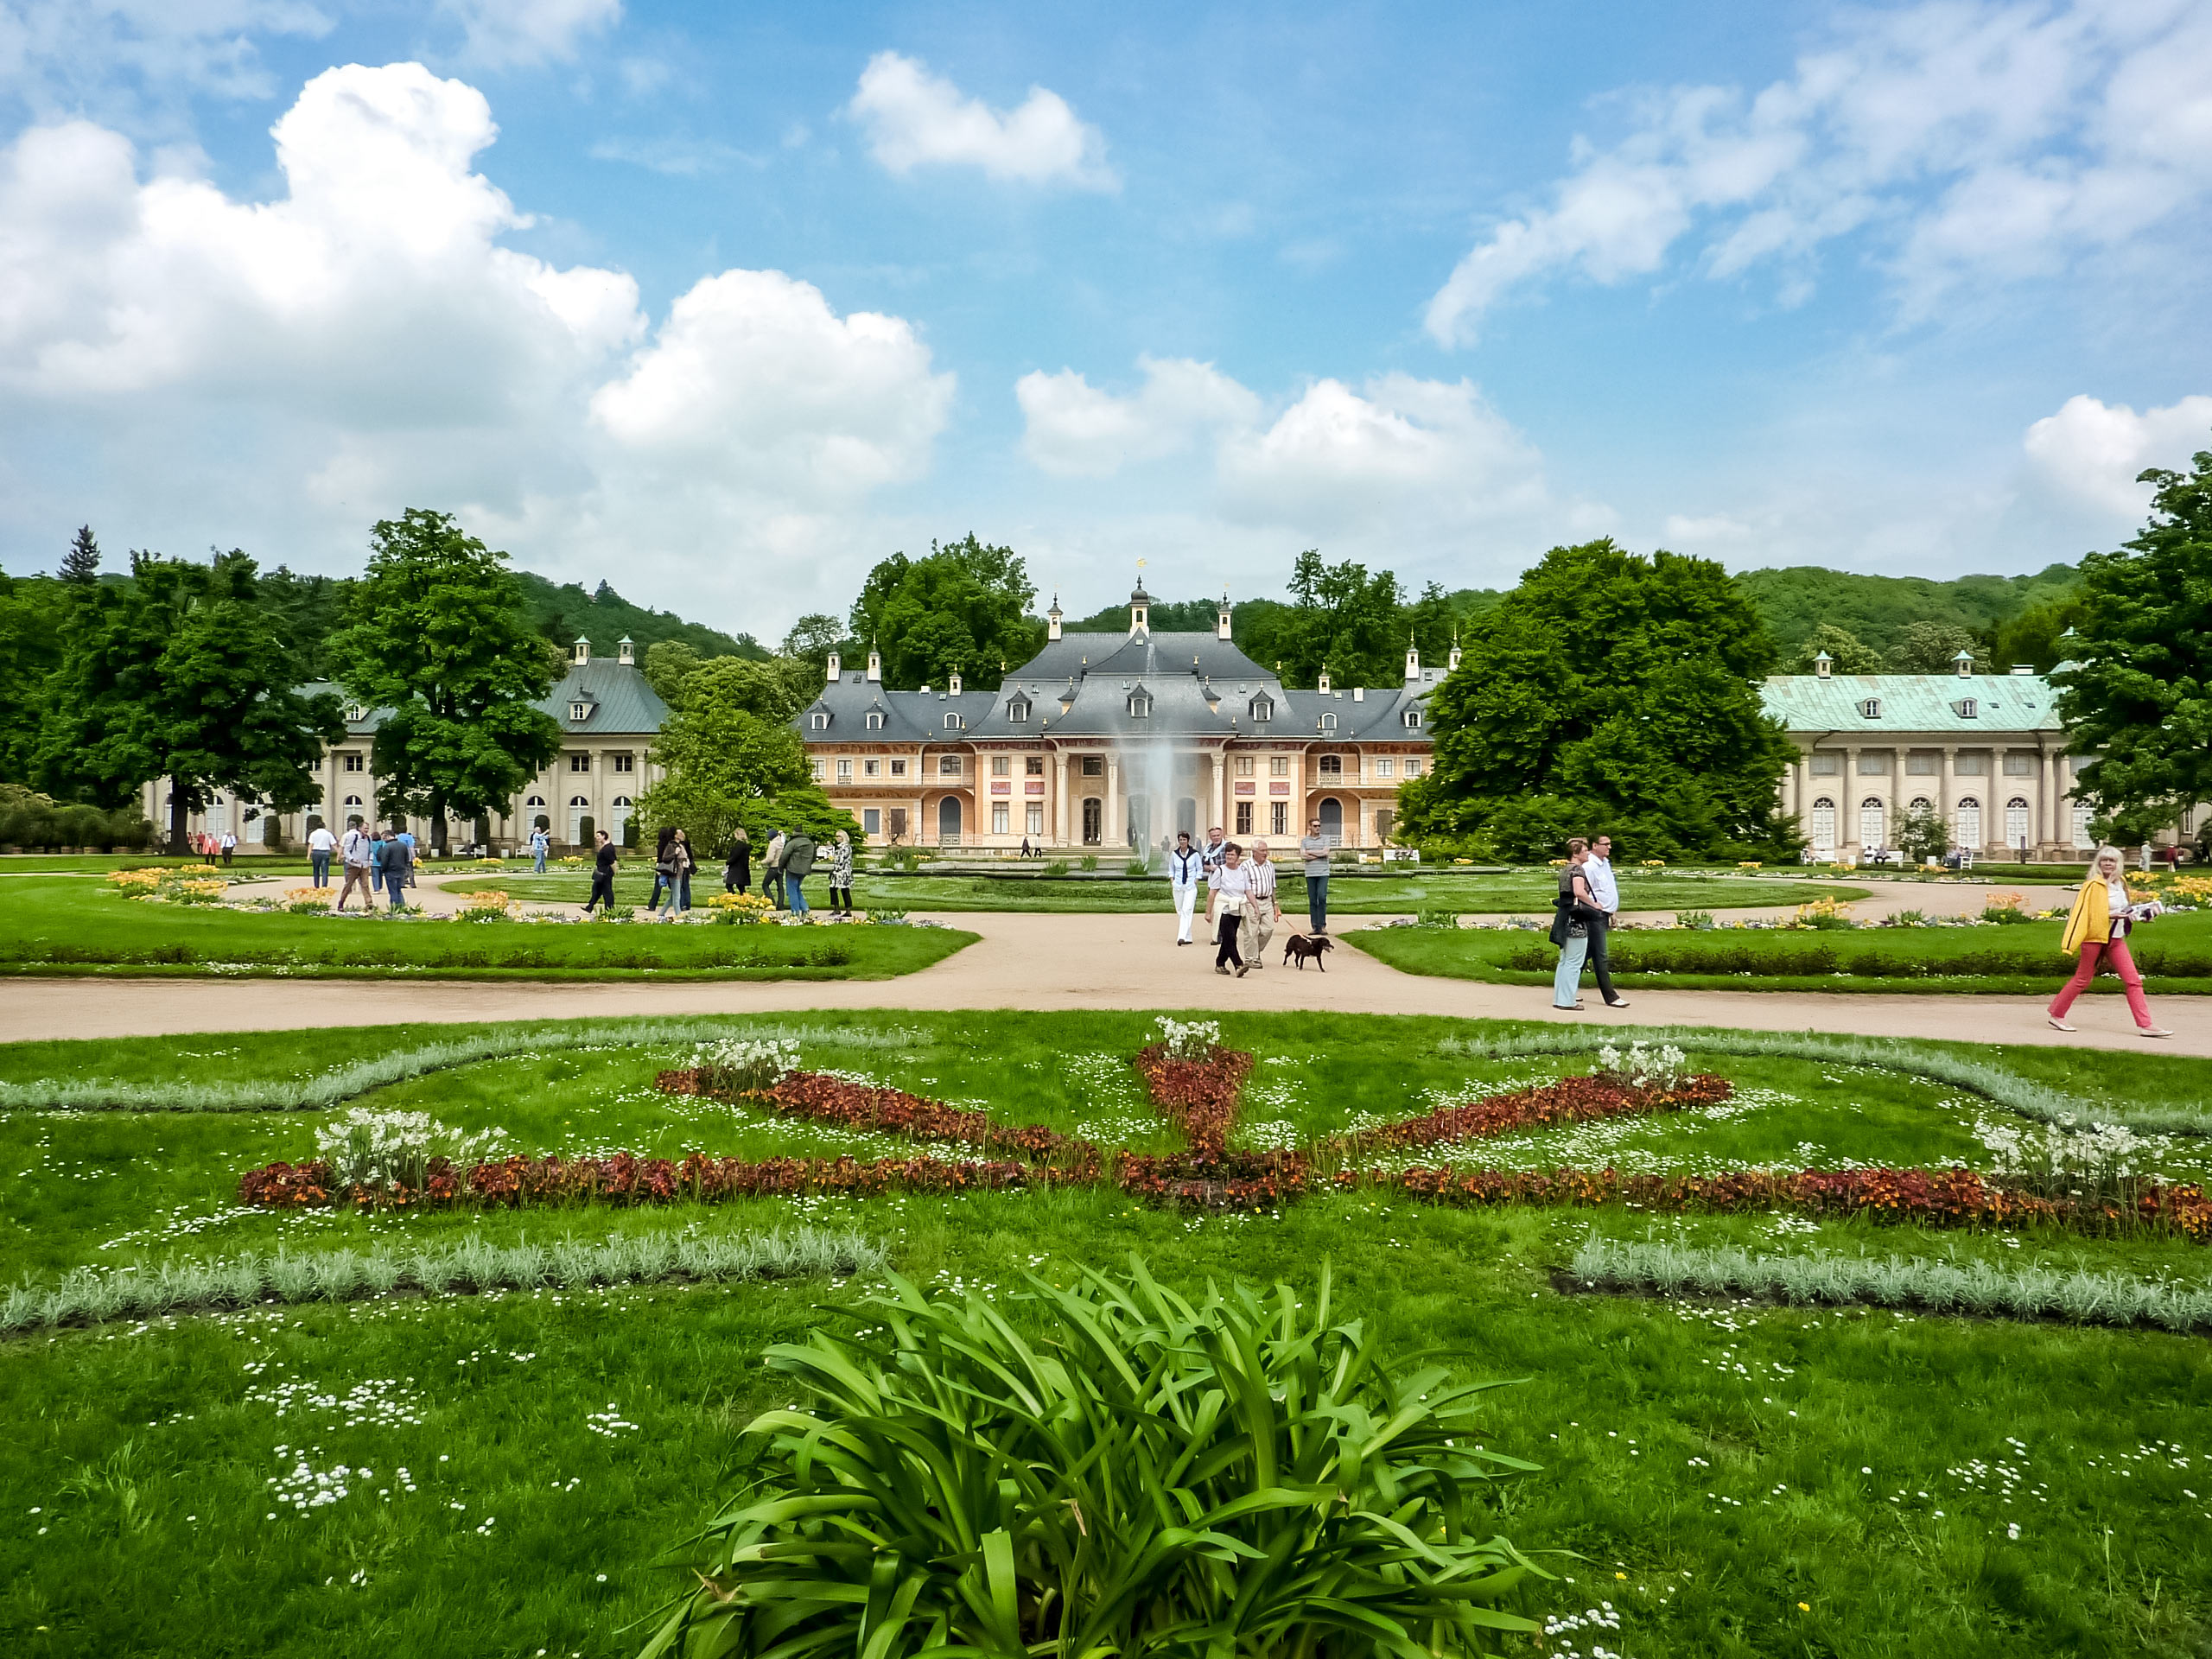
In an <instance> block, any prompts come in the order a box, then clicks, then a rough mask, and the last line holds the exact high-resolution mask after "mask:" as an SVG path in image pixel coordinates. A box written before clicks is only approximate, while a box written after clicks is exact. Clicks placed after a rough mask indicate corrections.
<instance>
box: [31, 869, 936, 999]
mask: <svg viewBox="0 0 2212 1659" xmlns="http://www.w3.org/2000/svg"><path fill="white" fill-rule="evenodd" d="M4 898H5V900H6V902H5V904H4V905H0V973H9V974H39V975H54V974H99V973H127V974H130V975H132V976H143V975H149V974H166V975H182V976H194V975H200V974H208V973H217V972H219V973H221V974H224V975H226V976H238V975H241V974H245V975H251V974H277V975H283V976H289V977H299V978H311V977H313V978H333V977H335V978H344V977H378V978H382V977H385V976H390V975H391V974H394V973H406V974H421V975H427V976H446V977H454V978H469V979H498V978H519V979H592V978H601V977H607V976H616V975H629V974H633V973H638V972H649V973H658V974H663V975H666V976H671V977H681V978H685V979H887V978H892V977H894V976H897V975H899V974H908V973H912V972H913V971H914V970H915V969H920V968H926V967H928V966H929V965H930V964H931V963H933V962H938V961H940V960H942V959H943V958H944V957H948V956H950V955H951V954H952V953H953V952H954V951H956V950H960V949H961V948H962V947H963V946H965V945H968V944H973V943H974V942H975V938H976V936H975V935H974V934H972V933H963V932H959V931H954V930H950V929H944V928H918V927H887V926H867V925H861V926H837V927H829V926H823V927H804V928H800V927H791V928H785V927H778V926H749V925H748V926H728V925H717V924H712V923H700V924H685V925H669V926H664V925H652V924H641V923H632V924H627V925H625V924H621V923H615V922H592V923H586V922H583V921H582V920H581V919H579V920H577V921H575V922H574V923H568V922H542V921H541V922H521V921H505V920H500V921H490V922H457V921H453V920H450V919H447V918H428V917H419V916H416V917H410V916H397V917H395V916H390V915H385V914H384V913H382V912H378V913H376V914H373V915H359V914H349V915H346V916H296V915H293V914H290V913H289V912H283V911H242V910H237V909H232V908H230V907H228V906H219V905H206V906H200V905H178V904H156V903H149V902H148V901H146V900H143V899H133V898H130V897H128V896H126V895H125V894H124V893H120V892H118V891H116V890H114V889H112V888H111V887H108V886H107V885H106V883H105V882H98V881H89V880H84V879H83V878H81V877H72V876H53V877H31V876H27V877H23V878H22V879H20V880H13V881H10V882H9V883H7V884H6V887H5V888H4Z"/></svg>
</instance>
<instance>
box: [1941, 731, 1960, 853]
mask: <svg viewBox="0 0 2212 1659" xmlns="http://www.w3.org/2000/svg"><path fill="white" fill-rule="evenodd" d="M1958 766H1959V750H1958V746H1957V745H1956V744H1955V743H1947V744H1945V745H1944V746H1943V777H1942V785H1941V788H1940V789H1939V791H1938V793H1939V795H1940V796H1941V798H1940V799H1939V800H1938V801H1937V802H1936V810H1937V811H1939V812H1941V813H1942V815H1943V834H1944V835H1945V836H1946V837H1948V839H1950V840H1952V841H1953V842H1956V840H1957V839H1958V834H1959V818H1958V812H1959V772H1958Z"/></svg>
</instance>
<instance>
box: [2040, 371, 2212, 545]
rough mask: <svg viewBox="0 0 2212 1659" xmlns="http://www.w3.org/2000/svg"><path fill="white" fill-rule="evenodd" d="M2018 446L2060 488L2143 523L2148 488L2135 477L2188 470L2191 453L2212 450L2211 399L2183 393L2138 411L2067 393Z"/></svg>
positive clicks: (2075, 497) (2106, 510)
mask: <svg viewBox="0 0 2212 1659" xmlns="http://www.w3.org/2000/svg"><path fill="white" fill-rule="evenodd" d="M2021 447H2022V448H2024V449H2025V450H2026V451H2027V453H2028V459H2029V461H2031V462H2032V463H2033V464H2034V467H2035V468H2036V470H2037V473H2038V474H2040V475H2041V476H2042V477H2043V479H2044V480H2045V481H2046V482H2047V483H2049V484H2050V485H2051V486H2053V487H2054V488H2056V490H2058V491H2059V492H2061V493H2063V494H2064V495H2067V496H2069V497H2071V498H2072V499H2075V500H2077V501H2080V502H2082V503H2085V504H2087V505H2090V506H2094V507H2096V508H2100V509H2101V510H2102V511H2104V512H2109V513H2111V514H2113V516H2114V517H2116V518H2123V519H2126V520H2128V521H2131V522H2133V523H2140V522H2141V520H2142V518H2143V516H2144V513H2145V510H2146V509H2148V507H2149V506H2150V505H2151V486H2149V485H2147V484H2139V483H2137V482H2136V481H2135V479H2136V475H2137V474H2139V473H2141V472H2143V471H2145V469H2146V468H2149V467H2171V468H2173V469H2174V470H2176V471H2184V472H2185V471H2187V470H2188V468H2189V465H2190V456H2192V455H2193V454H2196V452H2197V451H2198V450H2200V449H2212V397H2183V398H2181V399H2179V400H2177V401H2176V402H2174V403H2171V404H2168V405H2166V407H2165V408H2164V409H2146V410H2144V411H2143V412H2142V413H2141V414H2140V415H2138V414H2137V413H2136V412H2135V411H2134V410H2133V409H2131V408H2129V407H2128V406H2127V405H2126V404H2106V403H2103V402H2101V401H2100V400H2099V399H2097V398H2094V397H2088V396H2086V395H2084V396H2081V397H2069V398H2068V399H2067V400H2066V401H2065V403H2064V404H2061V405H2060V406H2059V410H2058V413H2056V415H2046V416H2044V417H2043V419H2041V420H2039V421H2037V423H2035V424H2034V425H2033V426H2031V427H2030V428H2029V429H2028V431H2027V435H2026V437H2025V438H2024V439H2023V440H2022V441H2021Z"/></svg>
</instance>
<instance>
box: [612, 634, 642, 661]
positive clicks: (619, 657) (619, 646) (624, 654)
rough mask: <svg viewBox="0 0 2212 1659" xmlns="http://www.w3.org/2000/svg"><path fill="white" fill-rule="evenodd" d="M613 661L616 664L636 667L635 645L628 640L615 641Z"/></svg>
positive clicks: (636, 649) (636, 651)
mask: <svg viewBox="0 0 2212 1659" xmlns="http://www.w3.org/2000/svg"><path fill="white" fill-rule="evenodd" d="M614 660H615V661H616V662H618V663H628V664H631V665H632V667H634V666H636V664H637V661H638V647H637V645H636V643H635V642H634V641H632V640H629V639H622V640H620V641H617V642H616V644H615V646H614Z"/></svg>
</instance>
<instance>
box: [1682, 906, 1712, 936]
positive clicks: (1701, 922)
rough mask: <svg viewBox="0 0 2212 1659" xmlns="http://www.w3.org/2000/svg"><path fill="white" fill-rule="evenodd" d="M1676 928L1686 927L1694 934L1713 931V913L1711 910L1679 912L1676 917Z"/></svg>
mask: <svg viewBox="0 0 2212 1659" xmlns="http://www.w3.org/2000/svg"><path fill="white" fill-rule="evenodd" d="M1675 926H1676V927H1686V928H1688V929H1689V930H1690V931H1692V932H1693V933H1710V932H1711V931H1713V912H1711V911H1709V910H1684V911H1678V912H1675Z"/></svg>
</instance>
